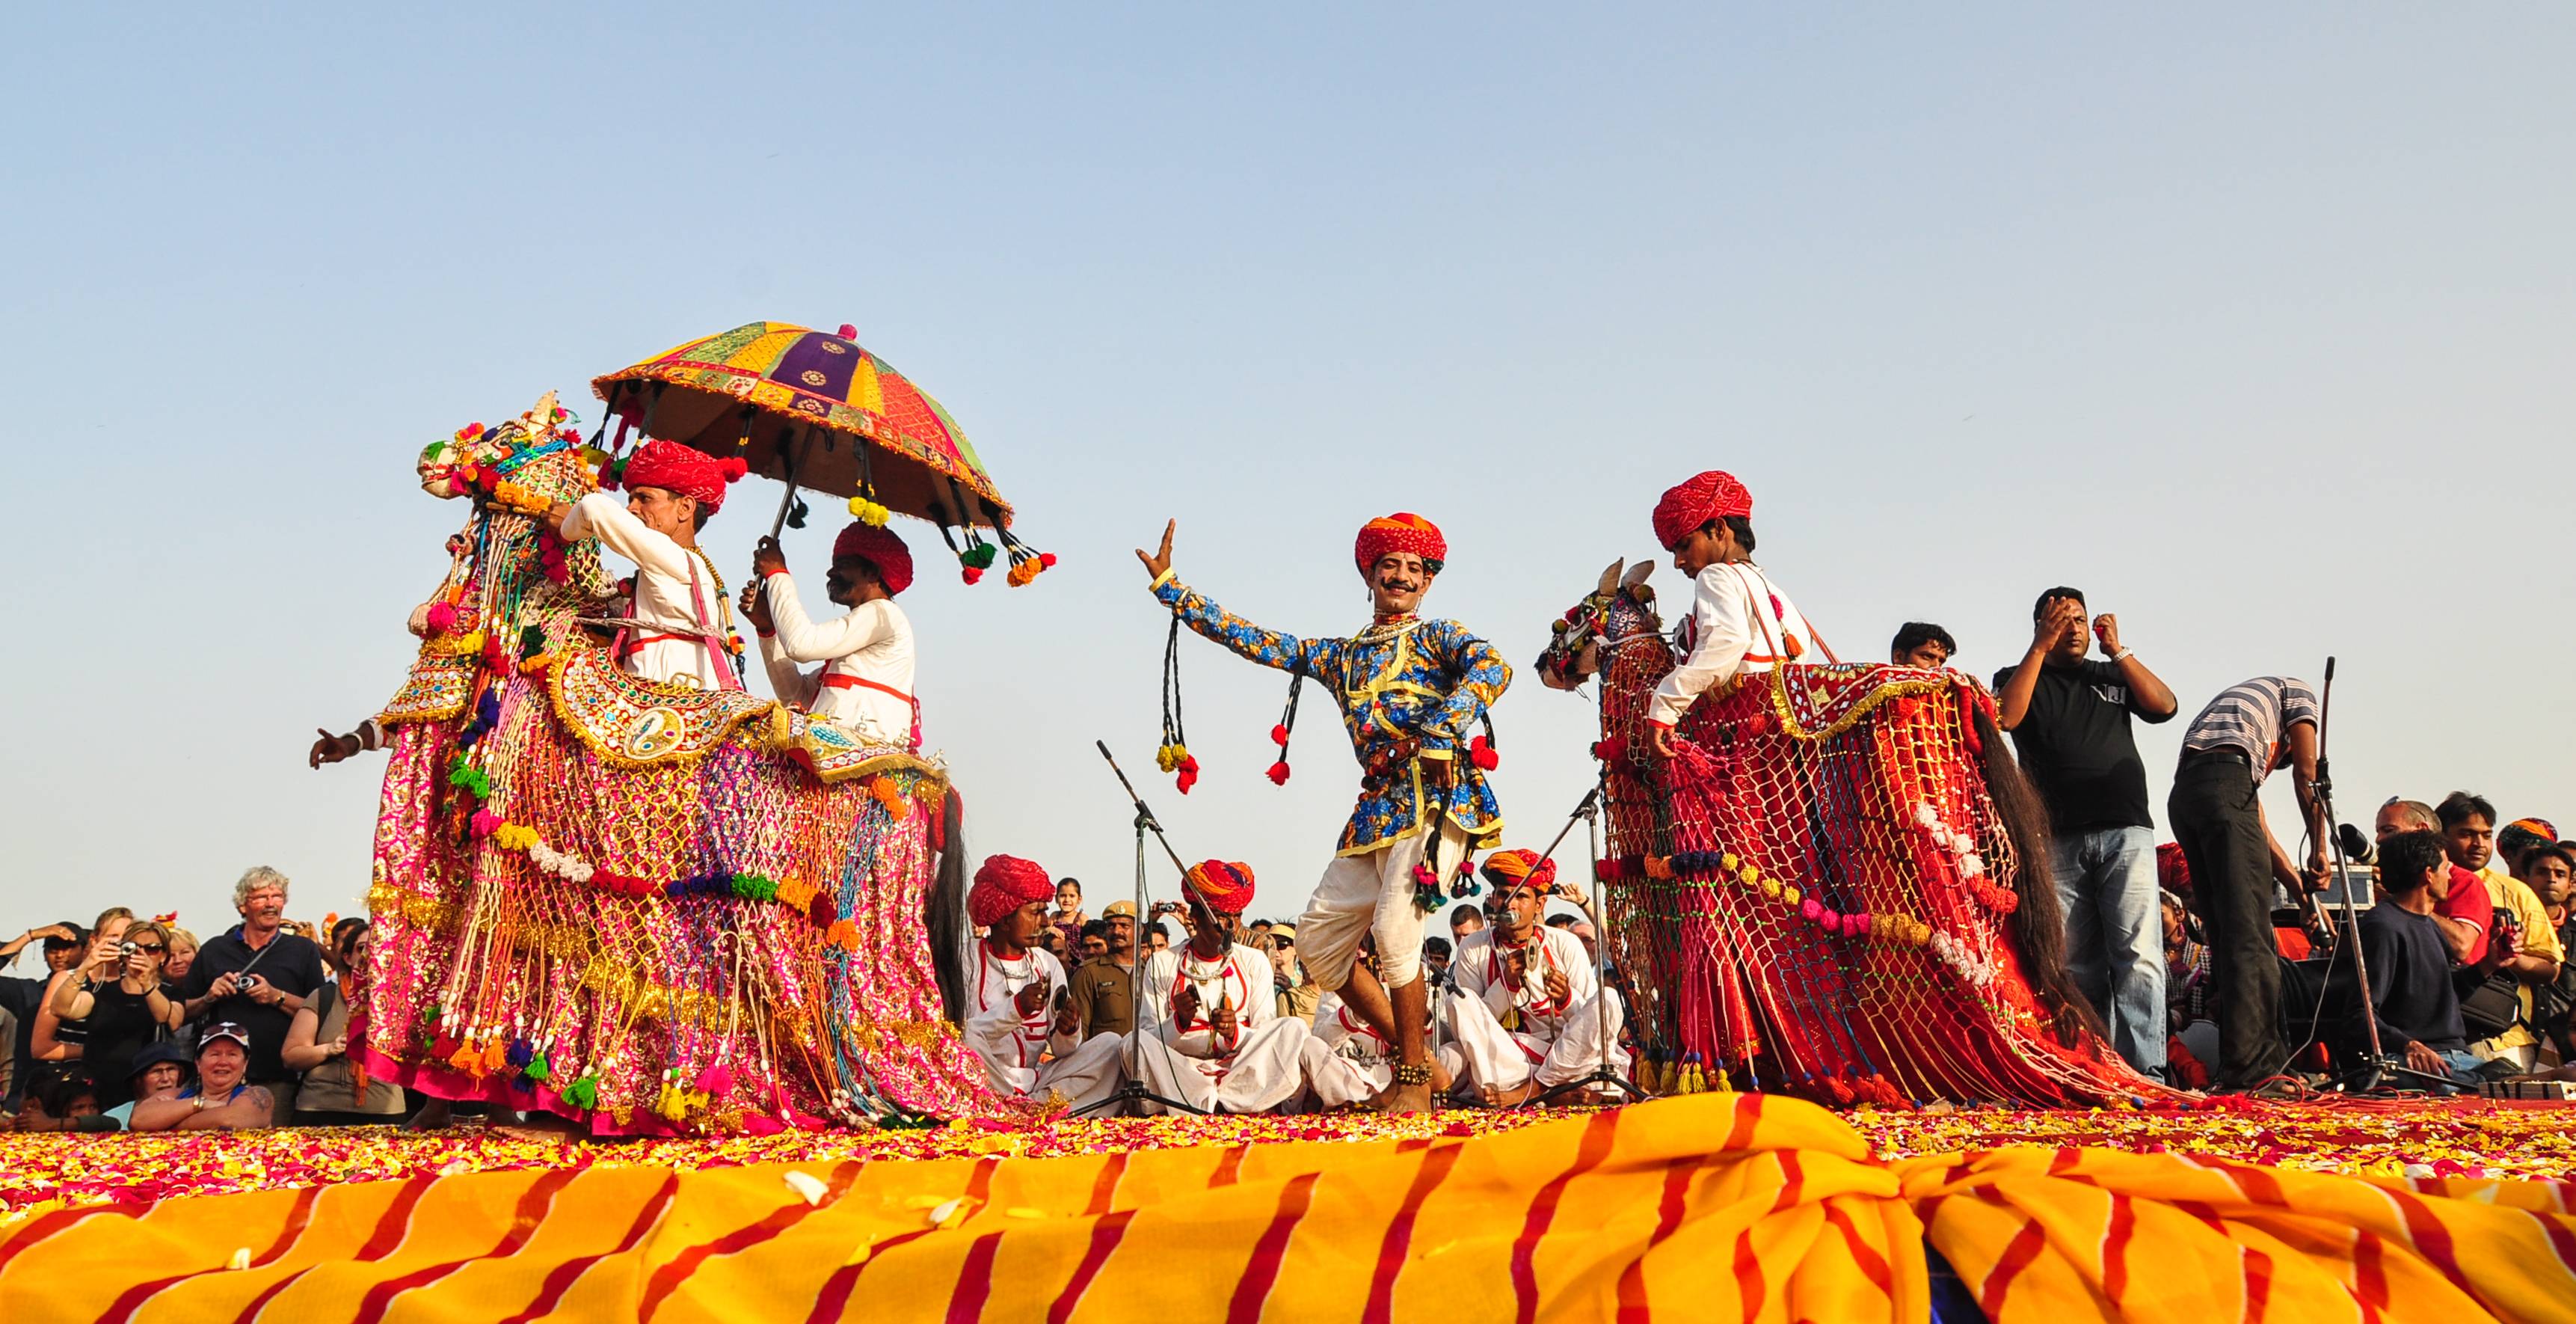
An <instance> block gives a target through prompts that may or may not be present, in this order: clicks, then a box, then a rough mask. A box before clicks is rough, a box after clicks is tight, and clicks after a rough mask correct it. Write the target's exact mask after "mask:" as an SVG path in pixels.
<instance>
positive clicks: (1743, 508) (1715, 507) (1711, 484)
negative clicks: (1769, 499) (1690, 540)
mask: <svg viewBox="0 0 2576 1324" xmlns="http://www.w3.org/2000/svg"><path fill="white" fill-rule="evenodd" d="M1752 514H1753V494H1752V493H1751V492H1747V491H1745V490H1744V484H1742V483H1739V482H1737V481H1735V475H1733V474H1731V473H1727V472H1725V471H1723V470H1719V469H1711V470H1709V471H1708V472H1707V473H1704V474H1701V475H1699V476H1698V477H1696V478H1693V479H1691V480H1690V481H1689V482H1687V483H1683V484H1681V485H1680V486H1678V487H1671V488H1666V489H1665V490H1664V499H1663V500H1661V501H1658V502H1656V503H1655V545H1656V546H1658V547H1662V548H1665V549H1667V550H1669V549H1670V548H1671V547H1672V545H1673V544H1674V543H1677V542H1680V541H1681V540H1682V539H1684V538H1687V537H1689V536H1690V535H1691V533H1692V531H1693V530H1695V529H1697V528H1699V526H1701V525H1703V524H1706V523H1708V522H1709V521H1710V520H1713V519H1724V518H1726V517H1727V516H1729V515H1742V516H1745V517H1747V518H1750V517H1751V516H1752Z"/></svg>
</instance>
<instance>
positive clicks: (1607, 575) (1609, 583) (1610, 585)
mask: <svg viewBox="0 0 2576 1324" xmlns="http://www.w3.org/2000/svg"><path fill="white" fill-rule="evenodd" d="M1626 564H1628V558H1626V557H1624V556H1623V557H1620V558H1619V559H1618V560H1616V561H1613V562H1611V563H1610V568H1609V569H1607V570H1604V571H1602V572H1601V587H1599V588H1596V589H1594V590H1592V591H1593V592H1595V593H1607V592H1609V591H1610V590H1612V589H1614V588H1617V587H1619V568H1620V567H1621V566H1624V565H1626Z"/></svg>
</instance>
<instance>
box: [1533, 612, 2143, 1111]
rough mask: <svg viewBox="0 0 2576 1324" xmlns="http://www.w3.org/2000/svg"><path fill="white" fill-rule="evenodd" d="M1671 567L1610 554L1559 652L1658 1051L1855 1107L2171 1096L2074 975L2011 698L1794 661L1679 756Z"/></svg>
mask: <svg viewBox="0 0 2576 1324" xmlns="http://www.w3.org/2000/svg"><path fill="white" fill-rule="evenodd" d="M1653 569H1654V565H1653V563H1652V562H1651V561H1650V562H1646V563H1644V564H1641V565H1638V566H1636V567H1634V568H1629V567H1627V566H1626V565H1625V563H1624V562H1620V563H1614V564H1613V565H1611V566H1610V568H1609V569H1608V570H1606V571H1604V572H1603V573H1602V576H1601V580H1600V583H1599V584H1598V585H1597V586H1596V587H1595V589H1594V590H1593V592H1591V593H1590V594H1587V595H1586V596H1585V597H1584V598H1583V599H1582V601H1580V602H1578V603H1577V604H1576V605H1575V606H1574V607H1573V608H1572V609H1571V610H1569V611H1568V612H1566V613H1565V615H1564V616H1563V617H1562V618H1560V619H1559V620H1558V621H1557V623H1556V624H1555V626H1554V627H1553V628H1554V631H1555V637H1554V640H1553V641H1552V642H1551V643H1550V644H1549V646H1548V648H1547V649H1546V651H1545V652H1544V653H1543V654H1542V655H1541V656H1540V658H1539V663H1538V669H1539V673H1540V676H1541V678H1542V679H1543V680H1544V681H1545V682H1546V683H1547V684H1549V685H1551V686H1554V687H1556V688H1560V689H1571V688H1575V687H1577V686H1579V685H1580V684H1582V683H1583V682H1584V681H1586V680H1594V679H1597V680H1598V681H1599V682H1600V710H1601V726H1600V739H1599V741H1598V742H1597V743H1596V744H1595V745H1594V746H1593V754H1594V756H1595V757H1596V758H1597V759H1598V760H1599V761H1600V764H1601V770H1602V777H1603V784H1604V787H1605V790H1606V800H1607V816H1608V846H1607V855H1608V858H1606V859H1604V860H1602V861H1600V863H1599V868H1600V871H1601V878H1602V880H1603V882H1604V884H1605V886H1606V887H1607V889H1608V891H1609V893H1610V900H1611V905H1610V906H1609V911H1610V917H1611V932H1610V933H1609V935H1608V941H1610V942H1611V943H1612V944H1613V951H1614V954H1615V956H1616V958H1617V960H1618V961H1619V963H1620V964H1621V966H1622V968H1623V969H1624V970H1625V971H1627V972H1628V973H1629V976H1630V978H1629V979H1628V984H1629V986H1630V988H1631V989H1632V990H1633V993H1634V996H1635V998H1636V1001H1637V1008H1636V1011H1637V1022H1638V1032H1639V1033H1640V1034H1641V1036H1643V1037H1644V1038H1645V1039H1647V1040H1648V1041H1649V1042H1648V1047H1649V1048H1650V1050H1652V1051H1653V1052H1655V1053H1658V1054H1660V1055H1662V1056H1663V1057H1665V1058H1666V1059H1667V1060H1670V1061H1673V1062H1676V1063H1688V1064H1690V1066H1689V1067H1688V1068H1687V1069H1689V1070H1692V1071H1695V1072H1702V1073H1705V1075H1706V1076H1707V1077H1708V1079H1709V1080H1710V1082H1711V1083H1712V1084H1725V1085H1733V1086H1735V1087H1737V1088H1745V1089H1763V1090H1773V1091H1780V1092H1786V1093H1794V1094H1799V1095H1804V1096H1806V1097H1809V1098H1813V1099H1816V1100H1818V1101H1821V1102H1829V1103H1835V1104H1851V1103H1856V1102H1875V1103H1880V1104H1920V1103H1928V1102H1932V1101H1935V1100H1948V1101H1961V1102H1964V1101H1995V1102H2011V1103H2020V1104H2028V1105H2039V1106H2057V1105H2083V1104H2095V1103H2102V1102H2106V1101H2112V1100H2129V1099H2142V1098H2149V1097H2164V1096H2167V1095H2168V1093H2169V1092H2168V1091H2166V1090H2165V1089H2164V1087H2162V1086H2161V1085H2159V1084H2157V1083H2155V1082H2153V1081H2150V1080H2148V1079H2147V1078H2145V1077H2143V1076H2140V1075H2138V1074H2137V1073H2136V1072H2134V1071H2132V1070H2131V1069H2130V1068H2129V1067H2128V1066H2127V1064H2125V1063H2124V1062H2122V1061H2121V1060H2120V1059H2119V1058H2118V1057H2117V1056H2116V1055H2115V1054H2113V1053H2112V1052H2111V1051H2110V1050H2109V1049H2108V1047H2107V1046H2106V1045H2105V1044H2104V1042H2103V1040H2102V1038H2101V1036H2100V1034H2099V1032H2098V1022H2097V1021H2096V1020H2095V1018H2094V1016H2093V1014H2092V1011H2091V1008H2090V1007H2088V1006H2087V1005H2086V1004H2085V1003H2084V1001H2083V999H2082V998H2081V996H2080V995H2079V994H2078V993H2077V992H2076V991H2075V989H2074V986H2073V984H2072V983H2071V982H2070V981H2069V979H2068V978H2067V975H2066V972H2065V969H2064V964H2063V961H2062V958H2061V951H2062V946H2063V928H2062V920H2061V915H2060V911H2059V907H2058V904H2057V899H2056V893H2055V890H2054V889H2053V888H2052V887H2051V886H2050V884H2049V880H2048V876H2047V863H2046V861H2047V852H2046V850H2045V849H2044V835H2043V834H2044V833H2045V831H2046V828H2045V824H2046V817H2045V814H2044V812H2043V811H2042V810H2041V808H2040V806H2039V804H2038V802H2037V799H2036V797H2035V796H2034V795H2033V794H2032V793H2031V791H2030V788H2029V785H2028V783H2027V782H2025V781H2024V780H2023V779H2022V777H2021V775H2020V772H2019V770H2018V769H2017V768H2016V767H2015V766H2014V764H2013V761H2012V757H2011V754H2010V752H2009V751H2008V750H2006V749H2005V748H2004V745H2003V737H2002V735H2001V733H2000V732H1999V731H1998V730H1997V728H1996V726H1995V722H1994V698H1993V696H1992V695H1991V694H1990V693H1988V692H1987V691H1986V690H1985V688H1984V687H1983V686H1981V685H1979V684H1978V683H1977V682H1976V681H1975V680H1974V679H1972V678H1970V677H1968V676H1966V675H1964V674H1962V673H1959V672H1956V671H1924V670H1918V669H1913V668H1906V667H1896V666H1883V665H1850V664H1841V665H1810V664H1803V663H1794V662H1791V663H1783V664H1781V665H1779V666H1777V667H1774V668H1772V669H1771V670H1768V671H1748V672H1746V673H1744V674H1743V675H1742V676H1741V677H1740V678H1739V679H1738V680H1737V681H1736V682H1735V683H1734V684H1733V685H1732V686H1730V687H1728V688H1726V689H1725V690H1723V691H1720V690H1711V691H1710V692H1709V693H1708V694H1707V695H1706V696H1704V697H1703V698H1702V700H1701V701H1700V703H1699V704H1698V705H1697V706H1695V707H1694V708H1692V709H1691V710H1690V711H1689V713H1688V714H1687V715H1686V716H1685V717H1684V719H1683V721H1682V722H1681V724H1680V726H1679V728H1678V730H1677V732H1676V734H1677V736H1678V737H1679V739H1678V740H1677V741H1676V750H1677V752H1676V753H1675V755H1674V757H1672V758H1670V759H1662V758H1659V757H1657V756H1656V755H1655V753H1654V751H1653V749H1652V747H1651V744H1650V742H1649V741H1648V739H1647V732H1646V729H1645V725H1644V722H1645V711H1646V704H1647V700H1648V699H1649V697H1650V696H1651V695H1652V694H1653V692H1654V689H1655V685H1656V682H1657V681H1659V680H1661V679H1662V678H1663V676H1664V674H1665V673H1666V672H1667V671H1669V670H1671V669H1672V667H1673V650H1672V648H1671V646H1670V645H1669V644H1668V643H1667V642H1666V639H1665V637H1664V633H1663V625H1662V622H1661V620H1660V619H1659V618H1658V616H1657V614H1656V610H1655V600H1654V590H1653V589H1652V587H1651V586H1649V585H1648V584H1647V582H1646V580H1647V576H1648V575H1649V574H1650V573H1651V572H1652V570H1653Z"/></svg>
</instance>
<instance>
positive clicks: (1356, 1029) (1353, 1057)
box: [1301, 938, 1466, 1108]
mask: <svg viewBox="0 0 2576 1324" xmlns="http://www.w3.org/2000/svg"><path fill="white" fill-rule="evenodd" d="M1433 943H1437V944H1440V945H1441V946H1444V947H1445V946H1447V945H1448V940H1447V939H1444V938H1433V939H1430V940H1429V941H1428V942H1426V943H1424V950H1425V951H1426V952H1428V951H1429V949H1430V947H1431V944H1433ZM1360 961H1361V963H1362V964H1363V965H1366V966H1369V967H1371V968H1372V969H1373V968H1375V966H1376V964H1377V947H1376V943H1375V941H1374V940H1373V939H1366V938H1363V939H1361V940H1360ZM1434 982H1435V983H1437V982H1438V981H1437V980H1435V981H1434ZM1301 1056H1302V1058H1303V1062H1304V1066H1305V1068H1306V1088H1307V1089H1309V1090H1311V1091H1313V1092H1314V1095H1315V1100H1316V1102H1318V1103H1320V1104H1322V1105H1323V1106H1324V1107H1326V1108H1352V1107H1357V1106H1359V1105H1361V1104H1365V1103H1369V1102H1372V1101H1373V1100H1375V1099H1376V1098H1377V1097H1378V1095H1380V1094H1382V1093H1384V1092H1385V1090H1386V1087H1387V1086H1388V1085H1390V1084H1393V1083H1394V1081H1395V1062H1396V1056H1395V1045H1394V1044H1393V1043H1390V1042H1388V1040H1387V1038H1386V1036H1384V1035H1382V1034H1379V1033H1378V1032H1377V1029H1376V1027H1374V1026H1372V1025H1370V1024H1369V1023H1368V1022H1367V1021H1365V1020H1362V1019H1361V1018H1360V1016H1359V1015H1358V1014H1357V1013H1355V1012H1353V1011H1352V1010H1351V1009H1350V1007H1349V1006H1348V1005H1346V1004H1345V1003H1343V1001H1342V995H1341V994H1339V993H1327V994H1325V995H1323V996H1322V997H1321V998H1319V999H1317V1000H1316V1002H1315V1028H1314V1033H1312V1034H1311V1035H1309V1036H1307V1039H1306V1046H1305V1048H1304V1049H1303V1050H1302V1054H1301ZM1465 1070H1466V1059H1465V1058H1464V1057H1463V1056H1461V1055H1460V1054H1459V1052H1458V1045H1456V1044H1455V1043H1444V1044H1438V1045H1436V1046H1434V1047H1433V1048H1432V1050H1431V1092H1432V1093H1433V1094H1435V1095H1438V1094H1446V1093H1448V1092H1449V1087H1450V1085H1451V1084H1452V1083H1453V1082H1454V1081H1455V1079H1456V1078H1457V1077H1458V1076H1459V1075H1461V1074H1462V1073H1464V1072H1465Z"/></svg>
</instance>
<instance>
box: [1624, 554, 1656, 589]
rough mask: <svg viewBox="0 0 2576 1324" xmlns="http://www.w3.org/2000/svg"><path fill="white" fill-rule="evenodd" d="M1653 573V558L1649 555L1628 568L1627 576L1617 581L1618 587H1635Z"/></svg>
mask: <svg viewBox="0 0 2576 1324" xmlns="http://www.w3.org/2000/svg"><path fill="white" fill-rule="evenodd" d="M1654 573H1655V558H1653V557H1651V556H1649V557H1647V558H1646V559H1645V560H1643V561H1639V562H1638V563H1637V564H1635V565H1633V566H1631V567H1629V568H1628V574H1627V577H1626V578H1624V579H1621V580H1620V581H1619V587H1621V588H1635V587H1636V586H1638V585H1639V584H1642V583H1645V582H1646V580H1647V579H1648V578H1649V577H1651V576H1652V575H1653V574H1654Z"/></svg>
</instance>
